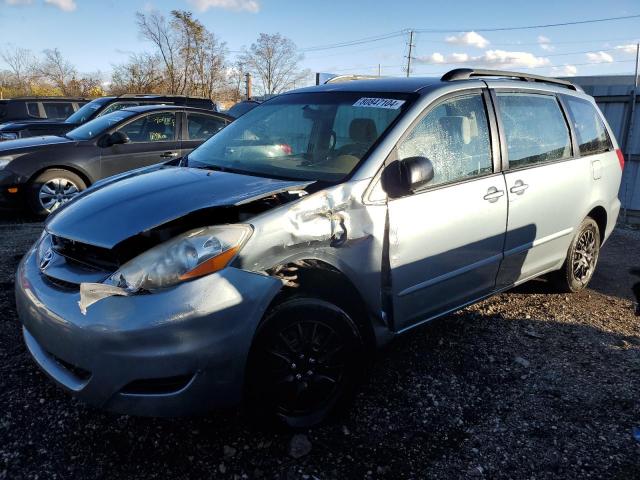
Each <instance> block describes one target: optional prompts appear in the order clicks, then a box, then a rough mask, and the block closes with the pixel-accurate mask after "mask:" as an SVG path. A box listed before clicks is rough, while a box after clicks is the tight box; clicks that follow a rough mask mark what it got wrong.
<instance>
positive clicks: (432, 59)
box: [418, 50, 550, 68]
mask: <svg viewBox="0 0 640 480" xmlns="http://www.w3.org/2000/svg"><path fill="white" fill-rule="evenodd" d="M418 61H419V62H422V63H473V64H475V65H477V66H485V67H494V68H518V67H525V68H535V67H544V66H546V65H549V64H550V62H549V59H548V58H545V57H537V56H535V55H534V54H533V53H529V52H512V51H507V50H487V51H486V52H484V53H483V54H482V55H475V56H473V55H469V54H467V53H452V54H450V55H446V56H445V55H442V54H441V53H438V52H436V53H432V54H431V55H429V56H427V57H421V58H418Z"/></svg>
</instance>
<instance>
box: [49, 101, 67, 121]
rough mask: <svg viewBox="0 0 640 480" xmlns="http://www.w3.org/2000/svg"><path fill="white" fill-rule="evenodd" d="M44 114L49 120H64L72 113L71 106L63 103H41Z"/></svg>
mask: <svg viewBox="0 0 640 480" xmlns="http://www.w3.org/2000/svg"><path fill="white" fill-rule="evenodd" d="M42 106H43V107H44V113H45V114H46V116H47V118H49V119H51V120H64V119H65V118H67V117H68V116H69V115H71V114H72V113H73V104H72V103H64V102H42Z"/></svg>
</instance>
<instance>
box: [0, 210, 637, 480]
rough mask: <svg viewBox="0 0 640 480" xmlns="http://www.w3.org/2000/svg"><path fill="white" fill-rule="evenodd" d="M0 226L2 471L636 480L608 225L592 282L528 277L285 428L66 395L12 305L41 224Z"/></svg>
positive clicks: (629, 372)
mask: <svg viewBox="0 0 640 480" xmlns="http://www.w3.org/2000/svg"><path fill="white" fill-rule="evenodd" d="M8 223H11V224H8ZM0 224H4V226H0V254H1V255H2V258H4V259H5V260H4V261H3V262H2V264H1V265H0V311H2V312H4V316H3V318H2V320H1V321H0V479H4V478H8V479H18V478H43V477H44V478H92V479H93V478H110V479H111V478H201V477H206V478H212V477H220V478H287V479H288V478H321V479H325V478H339V479H343V478H394V479H395V478H424V477H429V478H443V479H448V478H519V479H521V478H618V479H632V478H640V443H639V442H638V441H636V440H634V438H633V434H632V429H633V427H635V426H640V406H639V404H638V402H637V400H638V392H639V387H638V386H639V384H640V382H639V381H640V324H639V320H640V318H638V317H636V316H634V312H633V304H632V299H633V295H632V293H631V286H632V284H633V283H634V282H637V281H640V278H635V277H633V276H632V275H630V274H629V273H628V270H629V269H630V268H631V267H640V232H637V231H631V230H623V229H618V230H616V232H615V233H614V235H613V236H612V238H611V240H610V242H609V244H608V245H606V246H605V249H604V250H603V252H602V256H601V264H600V266H599V270H598V272H597V276H596V278H594V281H593V284H592V289H590V290H588V291H585V292H583V293H580V294H577V295H572V296H566V295H557V294H553V293H551V292H550V289H549V288H548V285H547V284H546V282H545V281H533V282H530V283H529V284H527V285H524V286H522V287H519V288H518V289H515V290H513V291H511V292H508V293H505V294H502V295H499V296H496V297H494V298H492V299H490V300H487V301H485V302H483V303H481V304H479V305H476V306H473V307H470V308H467V309H465V310H462V311H460V312H458V313H456V314H454V315H451V316H449V317H447V318H444V319H442V320H439V321H436V322H432V323H431V324H430V325H428V326H426V327H424V328H421V329H419V330H417V331H415V332H413V333H410V334H408V335H406V336H405V337H403V338H401V339H399V340H398V341H397V342H395V343H394V344H393V345H392V346H391V347H389V348H388V349H386V350H385V351H384V352H382V353H381V354H380V355H379V358H378V359H377V360H376V362H375V364H374V366H373V368H372V372H371V375H370V377H369V378H368V380H367V382H366V383H365V385H364V386H363V388H362V392H361V394H360V395H359V396H358V398H357V400H356V403H355V405H354V408H353V409H352V410H351V411H350V412H349V413H347V414H346V415H345V416H344V417H343V418H340V419H337V420H336V421H335V422H333V423H332V424H329V425H325V426H323V427H320V428H317V429H314V430H312V431H310V432H306V433H303V434H299V435H296V436H294V435H293V434H291V433H273V432H267V431H263V430H259V429H256V428H254V427H252V426H251V425H248V424H247V422H246V421H245V420H244V418H243V417H242V415H241V414H240V413H239V412H237V411H226V412H216V413H213V414H211V415H208V416H206V417H198V418H181V419H180V418H179V419H148V418H133V417H127V416H118V415H112V414H108V413H103V412H100V411H97V410H95V409H92V408H90V407H87V406H85V405H83V404H81V403H79V402H77V401H75V400H73V399H71V398H70V397H68V396H67V395H66V394H65V393H64V392H63V391H61V390H60V389H59V388H57V387H56V386H54V385H53V384H52V383H51V382H50V381H49V380H48V379H47V378H46V377H45V375H44V374H42V373H41V372H40V371H39V370H38V368H37V367H36V366H35V365H34V363H33V362H32V361H31V359H30V358H29V356H28V354H27V352H26V351H25V348H24V346H23V343H22V339H21V336H20V329H19V326H18V323H17V319H16V314H15V305H14V300H13V273H14V270H15V267H16V265H17V263H18V261H19V258H20V256H21V254H22V253H24V251H25V250H26V249H27V248H28V246H29V245H30V243H31V242H32V241H33V240H34V239H35V238H36V237H37V235H38V234H39V231H40V227H39V226H38V225H35V224H29V223H25V222H22V221H20V220H19V219H18V220H10V221H2V219H0ZM634 262H635V263H634ZM295 457H297V458H295Z"/></svg>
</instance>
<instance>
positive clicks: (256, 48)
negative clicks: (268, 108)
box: [240, 33, 305, 95]
mask: <svg viewBox="0 0 640 480" xmlns="http://www.w3.org/2000/svg"><path fill="white" fill-rule="evenodd" d="M302 59H303V55H302V54H300V53H298V50H297V48H296V45H295V43H293V41H291V40H290V39H288V38H286V37H283V36H282V35H280V34H279V33H276V34H274V35H270V34H267V33H261V34H260V36H259V37H258V40H257V41H256V42H255V43H253V44H251V47H250V48H249V49H245V50H244V52H243V54H242V56H241V57H240V60H241V62H242V63H243V64H244V65H245V66H246V68H247V69H248V70H249V71H250V72H251V73H252V74H253V76H254V77H255V78H256V79H257V80H258V85H257V87H258V89H260V90H261V91H262V93H263V94H265V95H272V94H276V93H280V92H282V91H284V90H287V89H289V88H291V87H292V86H293V85H294V84H295V82H297V81H300V80H301V79H302V78H303V77H304V76H305V74H304V73H303V72H301V71H300V67H299V64H300V61H302Z"/></svg>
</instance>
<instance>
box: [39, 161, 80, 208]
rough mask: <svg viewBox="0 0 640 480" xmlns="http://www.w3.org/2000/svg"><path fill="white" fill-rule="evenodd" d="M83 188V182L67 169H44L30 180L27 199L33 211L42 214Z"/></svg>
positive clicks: (61, 203) (63, 202)
mask: <svg viewBox="0 0 640 480" xmlns="http://www.w3.org/2000/svg"><path fill="white" fill-rule="evenodd" d="M85 188H87V185H86V184H85V182H84V181H83V180H82V179H81V178H80V177H79V176H78V175H76V174H75V173H73V172H70V171H69V170H64V169H58V168H56V169H51V170H45V171H44V172H42V173H41V174H40V175H38V176H37V177H36V178H35V180H33V182H31V186H30V188H29V191H28V192H27V195H28V198H27V200H28V203H29V207H30V209H31V211H32V212H33V213H35V214H36V215H43V216H44V215H48V214H50V213H51V212H53V211H55V210H56V209H58V208H60V207H61V206H62V205H63V204H65V203H66V202H68V201H69V200H71V199H72V198H73V197H75V196H76V195H77V194H79V193H80V192H81V191H82V190H84V189H85Z"/></svg>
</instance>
